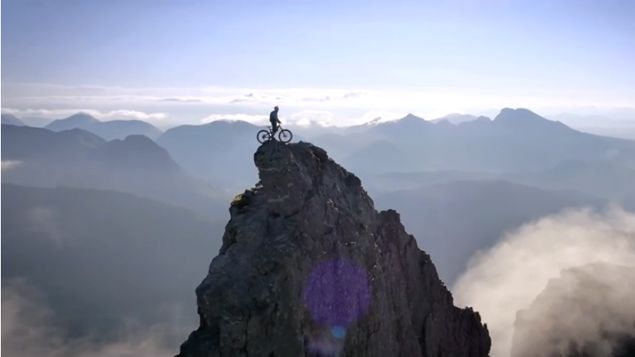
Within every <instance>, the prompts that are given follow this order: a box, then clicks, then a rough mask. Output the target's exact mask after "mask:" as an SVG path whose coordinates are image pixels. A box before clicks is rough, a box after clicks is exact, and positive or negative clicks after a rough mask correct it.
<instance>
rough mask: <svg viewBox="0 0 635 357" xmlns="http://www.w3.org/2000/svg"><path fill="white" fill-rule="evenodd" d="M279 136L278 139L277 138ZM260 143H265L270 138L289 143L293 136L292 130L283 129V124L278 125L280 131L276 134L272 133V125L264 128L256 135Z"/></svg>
mask: <svg viewBox="0 0 635 357" xmlns="http://www.w3.org/2000/svg"><path fill="white" fill-rule="evenodd" d="M276 136H277V139H276ZM256 138H257V139H258V142H259V143H261V144H262V143H264V142H266V141H269V140H278V141H280V142H283V143H288V142H289V141H291V139H292V138H293V134H292V133H291V131H289V130H287V129H282V127H281V126H279V127H278V132H277V133H276V134H275V135H274V134H273V133H272V128H271V127H270V126H268V127H267V129H262V130H260V131H259V132H258V134H257V135H256Z"/></svg>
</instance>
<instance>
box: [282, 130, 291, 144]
mask: <svg viewBox="0 0 635 357" xmlns="http://www.w3.org/2000/svg"><path fill="white" fill-rule="evenodd" d="M291 139H293V134H292V133H291V131H289V130H287V129H282V130H280V132H279V133H278V140H280V141H281V142H283V143H288V142H289V141H291Z"/></svg>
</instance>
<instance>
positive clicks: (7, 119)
mask: <svg viewBox="0 0 635 357" xmlns="http://www.w3.org/2000/svg"><path fill="white" fill-rule="evenodd" d="M2 124H8V125H15V126H24V122H22V120H20V119H18V118H16V116H15V115H13V114H7V113H2Z"/></svg>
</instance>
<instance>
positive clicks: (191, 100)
mask: <svg viewBox="0 0 635 357" xmlns="http://www.w3.org/2000/svg"><path fill="white" fill-rule="evenodd" d="M159 102H175V103H201V102H203V101H202V100H200V99H197V98H175V97H173V98H161V99H159Z"/></svg>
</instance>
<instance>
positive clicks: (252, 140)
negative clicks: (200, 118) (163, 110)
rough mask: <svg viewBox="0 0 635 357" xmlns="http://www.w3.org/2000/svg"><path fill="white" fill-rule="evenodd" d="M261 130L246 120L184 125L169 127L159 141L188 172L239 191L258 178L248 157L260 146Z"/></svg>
mask: <svg viewBox="0 0 635 357" xmlns="http://www.w3.org/2000/svg"><path fill="white" fill-rule="evenodd" d="M260 129H261V128H260V127H257V126H255V125H253V124H249V123H247V122H244V121H235V122H231V121H222V120H221V121H214V122H211V123H208V124H202V125H181V126H178V127H175V128H172V129H169V130H167V131H166V132H165V133H163V135H161V136H160V137H159V139H158V140H157V143H159V145H161V146H162V147H164V148H166V149H167V150H168V151H169V152H170V154H171V155H172V157H174V159H175V160H176V162H178V163H179V165H180V166H182V167H183V168H185V169H186V170H187V171H188V172H190V173H192V174H193V175H195V176H197V177H200V178H204V179H207V180H210V181H211V182H214V183H215V184H217V185H219V186H223V187H227V188H228V189H231V190H233V191H235V190H239V189H240V188H241V187H244V186H246V185H248V184H250V183H251V182H253V181H254V180H255V178H256V170H255V169H254V168H253V166H252V165H250V164H249V163H246V162H245V160H244V158H245V157H248V156H250V155H251V153H252V152H253V151H254V150H255V149H256V147H257V145H258V142H257V141H256V133H257V132H258V130H260Z"/></svg>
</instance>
